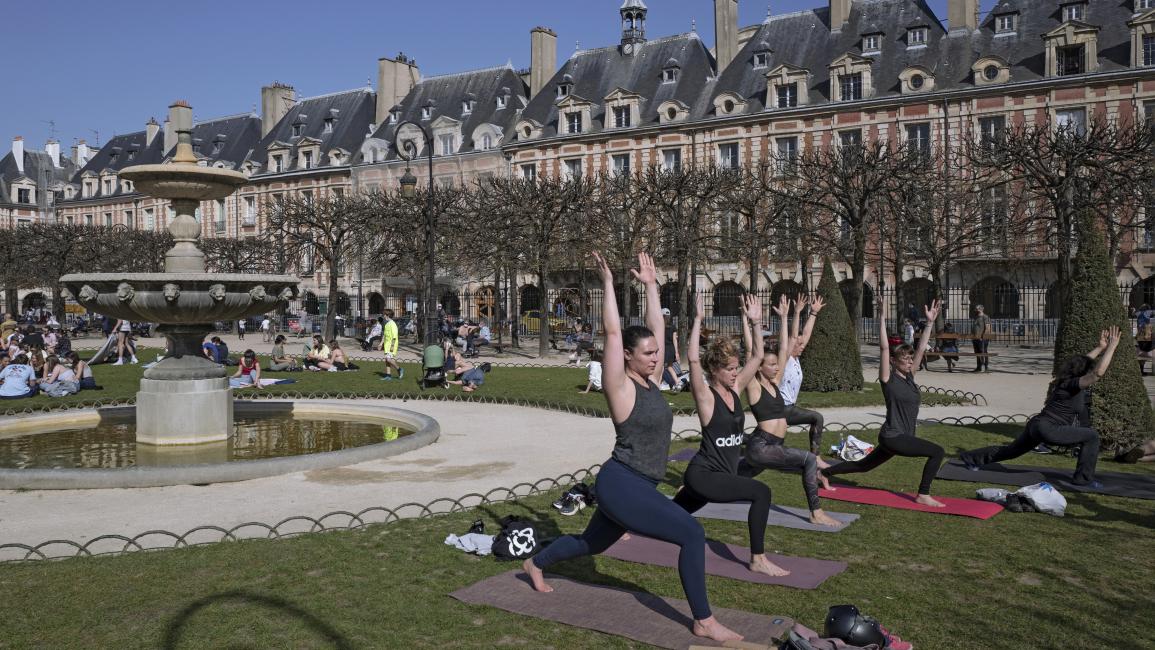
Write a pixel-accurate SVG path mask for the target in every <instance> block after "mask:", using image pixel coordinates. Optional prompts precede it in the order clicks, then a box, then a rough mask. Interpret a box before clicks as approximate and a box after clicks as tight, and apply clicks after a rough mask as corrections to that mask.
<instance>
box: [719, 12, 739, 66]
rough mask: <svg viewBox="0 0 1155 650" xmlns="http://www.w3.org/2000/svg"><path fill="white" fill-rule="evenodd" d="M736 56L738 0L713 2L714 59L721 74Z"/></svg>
mask: <svg viewBox="0 0 1155 650" xmlns="http://www.w3.org/2000/svg"><path fill="white" fill-rule="evenodd" d="M736 56H738V0H714V58H715V59H717V60H718V72H719V73H721V72H722V70H724V69H725V68H726V66H728V65H730V62H732V61H733V60H734V57H736Z"/></svg>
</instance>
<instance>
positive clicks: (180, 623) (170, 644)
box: [160, 590, 353, 650]
mask: <svg viewBox="0 0 1155 650" xmlns="http://www.w3.org/2000/svg"><path fill="white" fill-rule="evenodd" d="M220 603H232V604H236V605H249V606H256V607H263V608H266V609H271V610H275V611H276V612H278V613H280V614H284V615H287V616H289V617H291V618H294V619H296V620H297V621H300V622H301V623H302V624H303V625H304V626H305V627H307V628H308V629H309V630H311V631H312V632H313V633H315V634H316V635H318V636H320V637H322V638H323V639H325V641H326V642H327V643H328V644H330V645H331V646H332V647H334V648H340V649H342V650H345V649H349V650H352V648H353V644H352V643H350V642H349V640H348V639H347V638H345V636H344V635H342V634H341V633H340V632H338V631H337V630H336V628H334V627H333V626H331V625H329V624H328V623H326V622H325V621H323V620H321V619H319V618H317V617H316V616H314V615H313V614H310V613H309V612H307V611H306V610H304V609H302V608H301V607H299V606H297V605H296V604H294V603H292V602H289V601H287V600H285V599H283V598H277V597H276V596H266V595H263V594H257V593H253V592H250V591H244V590H235V591H225V592H221V593H219V594H213V595H211V596H206V597H204V598H201V599H199V600H195V601H193V602H192V603H189V604H188V605H186V606H185V607H184V609H182V610H181V611H180V612H178V613H177V615H176V616H175V617H173V619H172V620H171V621H169V623H168V625H167V626H166V627H165V632H164V639H163V640H162V641H161V645H160V647H161V648H163V649H164V650H175V649H176V648H177V647H178V645H179V644H180V642H181V641H182V639H183V638H184V637H186V636H187V635H189V634H191V633H192V632H193V631H194V629H195V628H193V627H192V625H191V624H190V621H191V619H192V617H193V616H195V615H196V614H197V613H198V612H200V611H201V610H203V609H205V608H208V607H210V606H212V605H217V604H220ZM189 645H190V646H193V647H195V646H196V645H197V644H195V643H192V642H191V640H190V643H189Z"/></svg>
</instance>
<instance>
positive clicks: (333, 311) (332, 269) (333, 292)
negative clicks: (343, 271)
mask: <svg viewBox="0 0 1155 650" xmlns="http://www.w3.org/2000/svg"><path fill="white" fill-rule="evenodd" d="M335 262H336V260H334V263H331V264H330V265H329V308H328V309H327V310H325V327H324V331H323V332H322V336H324V337H325V340H326V341H331V340H333V339H335V338H337V332H336V331H335V329H336V328H335V327H334V324H335V323H336V322H337V265H336V263H335Z"/></svg>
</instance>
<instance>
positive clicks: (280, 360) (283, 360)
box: [269, 334, 297, 372]
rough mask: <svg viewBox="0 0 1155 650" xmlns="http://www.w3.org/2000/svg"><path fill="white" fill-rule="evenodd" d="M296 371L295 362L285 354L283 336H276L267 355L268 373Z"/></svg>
mask: <svg viewBox="0 0 1155 650" xmlns="http://www.w3.org/2000/svg"><path fill="white" fill-rule="evenodd" d="M296 369H297V360H296V359H294V358H293V357H290V356H288V355H286V354H285V335H284V334H278V335H277V338H276V339H274V341H273V351H272V353H271V354H270V355H269V372H286V371H288V372H292V371H294V370H296Z"/></svg>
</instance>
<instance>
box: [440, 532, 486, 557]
mask: <svg viewBox="0 0 1155 650" xmlns="http://www.w3.org/2000/svg"><path fill="white" fill-rule="evenodd" d="M445 543H446V544H447V545H449V546H454V547H457V548H459V549H461V550H463V551H465V552H466V553H476V554H478V555H489V554H490V552H491V551H492V549H493V535H482V534H481V533H466V534H465V535H462V536H460V537H458V536H457V535H450V536H449V537H446V538H445Z"/></svg>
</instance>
